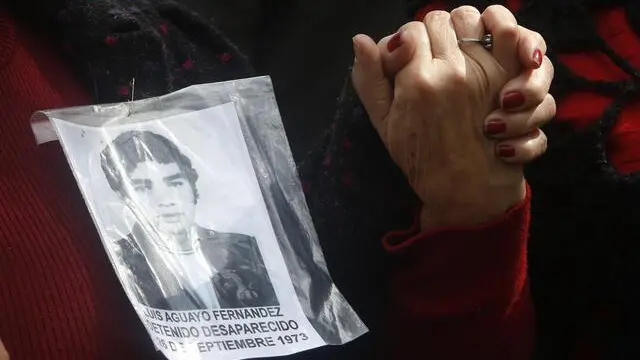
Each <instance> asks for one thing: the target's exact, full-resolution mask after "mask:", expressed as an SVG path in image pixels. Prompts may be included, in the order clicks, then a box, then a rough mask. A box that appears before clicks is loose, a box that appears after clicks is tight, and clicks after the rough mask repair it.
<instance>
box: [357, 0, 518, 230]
mask: <svg viewBox="0 0 640 360" xmlns="http://www.w3.org/2000/svg"><path fill="white" fill-rule="evenodd" d="M471 9H472V8H471ZM473 10H475V9H473ZM490 13H491V11H490V12H489V13H487V11H485V14H481V13H480V12H478V11H477V10H475V11H472V10H470V7H466V8H465V9H463V10H458V9H456V10H454V11H453V12H451V13H447V12H442V11H434V12H431V13H429V14H427V16H426V17H425V19H424V22H411V23H408V24H406V25H404V26H403V27H402V28H401V29H400V30H399V31H398V32H397V33H395V34H392V35H390V36H389V37H387V38H384V39H383V40H381V41H380V43H378V44H375V43H374V42H373V41H372V40H371V39H370V38H368V37H366V36H363V35H359V36H357V37H356V38H354V46H355V48H356V62H355V65H354V69H353V74H352V78H353V83H354V86H355V88H356V90H357V92H358V95H359V96H360V99H361V101H362V103H363V105H364V107H365V108H366V110H367V113H368V114H369V117H370V120H371V122H372V124H373V125H374V127H375V128H376V130H377V132H378V134H379V135H380V138H381V139H382V141H383V142H384V144H385V145H386V147H387V149H388V151H389V153H390V155H391V157H392V159H393V160H394V161H395V162H396V164H397V165H398V166H399V167H400V169H401V170H402V171H403V172H404V174H405V176H406V178H407V180H408V181H409V184H410V185H411V186H412V188H413V190H414V191H415V192H416V194H417V195H418V196H419V197H420V199H421V200H422V202H423V211H422V226H423V229H427V228H433V227H437V226H447V225H453V226H459V225H471V224H479V223H482V222H484V221H488V220H490V219H493V218H495V217H497V216H499V215H500V214H502V213H503V212H504V211H506V210H507V209H509V208H510V207H511V206H513V205H515V204H516V203H518V202H519V201H521V200H522V198H523V197H524V194H525V182H524V175H523V171H522V167H521V166H513V165H509V164H507V162H508V160H506V159H517V158H518V156H519V150H520V148H518V147H516V146H513V145H512V144H509V143H505V144H502V145H503V146H502V147H500V148H499V149H498V148H497V145H498V144H499V143H500V141H501V139H500V140H498V139H496V137H500V136H505V135H510V134H511V133H512V132H513V128H511V124H510V123H509V120H511V118H509V117H508V116H504V117H499V116H497V115H498V114H493V112H494V111H495V110H496V109H498V108H499V107H500V106H501V105H502V101H501V96H500V95H501V94H503V92H502V90H503V88H504V86H505V84H507V83H508V82H509V81H510V80H512V79H514V78H516V77H518V76H519V75H520V74H521V73H522V72H523V66H522V63H521V59H520V54H519V47H518V41H517V38H516V41H512V42H509V41H508V39H510V38H511V36H512V35H513V33H511V32H510V31H511V30H510V29H516V31H518V27H517V26H514V24H513V23H511V21H515V20H514V19H510V18H508V17H504V16H493V17H492V16H489V15H490ZM485 15H486V16H485ZM483 16H485V18H483ZM486 24H489V26H490V27H491V31H489V32H491V33H493V34H494V39H495V40H494V49H493V51H492V52H489V51H487V50H486V49H484V48H483V47H481V46H479V45H477V44H473V43H469V44H466V43H465V44H463V45H459V44H458V41H457V39H459V38H479V37H481V36H482V35H483V34H485V33H486V32H488V31H487V28H486V26H487V25H486ZM425 25H426V26H425ZM529 59H530V60H531V55H530V56H529ZM517 90H518V89H515V90H514V91H515V92H513V93H512V94H507V93H504V94H507V97H506V103H507V105H509V106H511V107H512V108H514V113H515V108H516V107H518V106H520V107H526V105H527V99H526V96H527V93H524V92H518V91H517ZM490 114H493V115H494V116H493V118H491V119H490V118H489V117H488V116H489V115H490ZM488 120H492V121H488ZM516 130H518V129H516ZM518 131H519V130H518ZM520 135H521V134H520Z"/></svg>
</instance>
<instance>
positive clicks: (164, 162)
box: [100, 131, 278, 310]
mask: <svg viewBox="0 0 640 360" xmlns="http://www.w3.org/2000/svg"><path fill="white" fill-rule="evenodd" d="M100 158H101V166H102V170H103V172H104V174H105V176H106V178H107V182H108V183H109V186H110V187H111V189H112V190H113V191H115V192H116V194H117V195H118V196H119V198H120V199H121V200H122V201H123V202H124V204H125V206H126V208H127V209H128V210H129V211H131V213H132V214H133V215H134V217H135V219H136V223H135V225H134V226H133V227H132V230H131V232H130V234H129V235H128V236H126V237H124V238H122V239H120V240H118V241H117V243H116V244H117V245H116V249H117V254H118V260H119V261H120V262H121V264H119V265H120V266H121V268H122V271H123V272H124V277H125V283H127V284H126V285H127V286H128V288H129V290H130V291H131V292H133V293H134V294H135V296H136V298H137V299H138V301H140V303H142V304H144V305H146V306H149V307H151V308H158V309H168V310H193V309H212V308H213V309H216V308H240V307H259V306H274V305H278V300H277V298H276V295H275V291H274V289H273V286H272V284H271V281H270V280H269V276H268V273H267V270H266V268H265V265H264V261H263V259H262V256H261V254H260V250H259V248H258V244H257V242H256V239H255V238H254V237H252V236H249V235H245V234H236V233H222V232H217V231H214V230H210V229H206V228H203V227H201V226H199V225H198V224H196V222H195V211H196V204H197V202H198V198H199V194H198V189H197V187H196V180H197V179H198V173H197V171H196V170H195V169H194V168H193V166H192V164H191V160H190V159H189V158H188V157H187V156H185V155H184V154H183V153H182V152H181V151H180V150H179V149H178V147H177V146H176V145H175V144H174V143H172V142H171V141H170V140H168V139H167V138H166V137H164V136H161V135H158V134H156V133H153V132H150V131H127V132H124V133H122V134H120V135H119V136H118V137H117V138H116V139H115V140H113V141H112V142H111V143H110V144H109V145H107V147H105V148H104V149H103V151H102V152H101V154H100Z"/></svg>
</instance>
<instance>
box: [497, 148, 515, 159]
mask: <svg viewBox="0 0 640 360" xmlns="http://www.w3.org/2000/svg"><path fill="white" fill-rule="evenodd" d="M515 155H516V149H515V148H514V147H513V146H511V145H500V146H498V156H500V157H503V158H510V157H514V156H515Z"/></svg>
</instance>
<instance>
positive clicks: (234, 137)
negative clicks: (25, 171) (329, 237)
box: [43, 84, 366, 360]
mask: <svg viewBox="0 0 640 360" xmlns="http://www.w3.org/2000/svg"><path fill="white" fill-rule="evenodd" d="M212 86H213V85H212ZM221 86H224V89H227V87H226V86H229V85H228V84H226V85H221ZM247 89H249V88H247ZM187 90H188V91H190V92H188V91H187ZM187 90H185V92H188V93H189V94H190V95H189V96H186V95H185V94H179V93H178V92H177V93H176V95H175V101H172V100H171V99H174V98H170V99H169V100H167V101H168V102H167V103H163V102H161V101H160V102H158V101H156V100H153V101H151V100H150V101H148V102H147V101H146V99H145V100H142V101H141V102H140V103H139V104H140V105H141V106H140V107H137V106H135V108H136V109H137V112H135V113H134V112H132V111H131V109H133V108H134V105H135V104H133V105H132V104H115V105H112V104H107V105H95V106H87V107H79V108H69V109H62V110H60V111H57V110H56V111H54V112H51V113H47V116H48V121H50V124H51V131H50V132H43V134H45V135H46V136H52V135H55V136H56V137H57V138H58V139H59V141H60V144H61V146H62V150H63V151H64V154H65V156H66V158H67V160H68V162H69V166H70V168H71V171H72V173H73V176H74V177H75V179H76V181H77V183H78V188H79V190H80V192H81V193H82V197H83V199H84V200H85V203H86V206H87V209H88V212H89V214H90V215H91V217H92V219H93V222H94V224H95V228H96V230H97V234H98V235H99V236H96V237H88V238H87V239H86V241H87V242H96V241H97V242H100V243H101V245H102V247H103V248H104V251H105V254H106V256H107V257H108V260H109V261H110V263H111V264H112V266H113V271H114V274H115V275H116V276H117V278H118V280H119V282H120V284H121V286H122V291H123V293H124V294H126V296H127V298H128V300H129V301H130V303H131V305H132V307H133V309H134V310H135V312H136V314H137V315H138V317H139V318H140V320H141V322H142V324H144V326H145V328H146V330H147V332H148V334H149V336H150V338H151V339H152V340H153V342H154V344H155V346H156V348H157V349H158V350H159V351H162V353H163V354H164V355H166V356H167V358H168V359H170V360H183V359H186V358H189V359H201V360H204V359H213V358H215V359H220V360H239V359H246V358H257V357H260V358H262V357H265V356H282V355H288V354H293V353H296V352H300V351H305V350H308V349H311V348H314V347H318V346H323V345H326V344H338V343H341V342H342V341H343V339H346V338H350V337H353V336H359V335H360V334H363V333H365V332H366V327H365V326H364V325H363V324H362V323H361V322H360V321H359V320H358V319H357V318H356V320H358V321H357V322H356V323H355V326H353V327H346V326H344V324H345V323H347V322H348V321H347V320H346V319H347V318H348V319H353V318H354V316H356V315H355V313H353V312H352V311H351V310H349V311H344V310H343V309H345V308H346V307H348V304H347V303H346V300H344V298H343V297H342V295H341V294H340V293H339V291H338V290H337V288H336V287H335V285H333V284H332V283H331V280H330V278H329V277H328V273H326V272H323V271H322V267H323V266H324V259H323V258H322V254H321V249H320V247H319V245H317V243H316V242H315V241H314V237H315V233H314V229H313V222H312V219H311V217H310V214H309V213H308V209H307V208H306V203H305V198H304V194H303V193H302V187H301V186H300V183H299V182H296V181H297V180H298V179H297V173H296V169H295V163H294V162H293V159H292V157H290V156H289V155H287V152H286V151H284V150H286V149H285V148H286V136H285V133H284V128H282V127H279V126H278V123H279V117H277V116H276V115H277V111H276V110H273V112H265V111H263V110H260V109H259V108H255V109H253V108H246V107H242V104H241V103H237V102H223V103H221V104H220V103H213V104H211V105H208V103H209V100H207V99H208V98H207V97H202V96H201V89H199V88H194V89H191V90H189V89H187ZM245 90H246V89H245ZM225 91H226V90H225ZM246 91H248V90H246ZM252 91H253V90H252ZM256 91H257V90H256ZM258 94H262V95H260V96H262V97H263V98H265V99H267V100H269V101H270V102H273V101H274V99H273V98H272V97H270V96H269V92H266V93H263V92H262V91H258ZM178 100H179V101H178ZM256 101H257V100H256ZM256 104H259V105H261V106H263V107H264V105H265V103H264V102H260V101H257V102H256ZM245 111H249V112H251V114H252V115H248V114H247V112H245ZM270 113H271V115H269V114H270ZM45 130H46V129H44V128H43V131H45ZM47 131H48V130H47ZM265 144H269V145H268V146H266V145H265ZM92 246H93V245H92ZM318 279H319V280H318ZM95 286H97V287H99V286H100V284H95ZM345 314H346V315H347V317H345V316H344V315H345ZM104 315H105V316H107V314H104ZM108 316H118V314H108ZM345 321H346V322H345ZM349 321H351V320H349ZM318 329H320V330H318ZM327 339H328V340H327Z"/></svg>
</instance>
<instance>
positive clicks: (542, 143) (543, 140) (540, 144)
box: [533, 130, 548, 158]
mask: <svg viewBox="0 0 640 360" xmlns="http://www.w3.org/2000/svg"><path fill="white" fill-rule="evenodd" d="M547 147H548V144H547V135H545V133H544V132H543V131H542V130H540V132H539V135H538V139H537V143H536V146H535V150H534V156H533V157H534V158H537V157H539V156H542V155H543V154H544V153H545V152H546V151H547Z"/></svg>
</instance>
